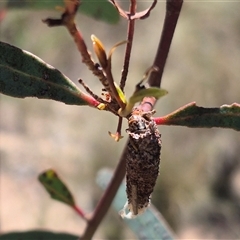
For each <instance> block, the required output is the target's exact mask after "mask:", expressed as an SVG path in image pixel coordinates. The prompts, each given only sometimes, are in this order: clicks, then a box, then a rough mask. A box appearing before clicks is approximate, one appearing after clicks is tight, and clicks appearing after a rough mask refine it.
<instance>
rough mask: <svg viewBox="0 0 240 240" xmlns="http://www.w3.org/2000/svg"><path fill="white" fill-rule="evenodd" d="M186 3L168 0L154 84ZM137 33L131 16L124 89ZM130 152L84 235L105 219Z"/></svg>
mask: <svg viewBox="0 0 240 240" xmlns="http://www.w3.org/2000/svg"><path fill="white" fill-rule="evenodd" d="M182 3H183V0H175V1H171V0H167V7H166V15H165V21H164V26H163V31H162V35H161V38H160V42H159V46H158V50H157V54H156V57H155V60H154V64H153V66H156V67H158V68H159V71H158V72H152V73H151V75H150V77H149V84H150V86H158V87H160V85H161V79H162V74H163V70H164V67H165V63H166V60H167V56H168V52H169V49H170V46H171V42H172V37H173V34H174V31H175V27H176V24H177V20H178V17H179V14H180V11H181V7H182ZM131 4H132V5H131V11H135V9H134V8H135V7H136V1H135V0H132V1H131ZM133 33H134V20H130V21H129V28H128V43H127V47H126V53H125V61H124V68H123V72H122V79H121V83H120V87H121V88H122V89H123V88H124V85H125V81H126V77H127V73H128V67H129V59H130V54H131V48H132V40H133ZM155 102H156V99H155V98H149V97H147V98H144V99H143V101H142V103H141V104H140V106H139V108H141V109H143V110H144V111H149V110H151V109H152V107H153V106H154V104H155ZM126 154H127V147H125V149H124V151H123V153H122V156H121V159H120V161H119V163H118V166H117V168H116V170H115V172H114V175H113V178H112V180H111V182H110V184H109V185H108V187H107V189H106V191H105V192H104V194H103V196H102V198H101V199H100V201H99V202H98V205H97V207H96V209H95V211H94V214H93V216H92V218H91V219H90V220H89V222H88V225H87V227H86V229H85V232H84V234H83V235H82V237H81V239H84V240H88V239H89V240H90V239H91V238H92V237H93V235H94V233H95V231H96V230H97V228H98V226H99V224H100V223H101V221H102V219H103V218H104V216H105V214H106V213H107V211H108V209H109V207H110V206H111V203H112V201H113V199H114V197H115V195H116V193H117V190H118V188H119V186H120V184H121V182H122V180H123V178H124V176H125V165H126Z"/></svg>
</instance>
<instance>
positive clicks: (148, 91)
mask: <svg viewBox="0 0 240 240" xmlns="http://www.w3.org/2000/svg"><path fill="white" fill-rule="evenodd" d="M167 93H168V92H167V91H166V90H164V89H161V88H157V87H151V88H145V89H141V90H139V91H137V92H135V93H134V94H133V95H132V96H131V97H130V99H129V103H131V104H135V103H137V102H140V101H142V100H143V98H144V97H155V98H160V97H163V96H165V95H166V94H167Z"/></svg>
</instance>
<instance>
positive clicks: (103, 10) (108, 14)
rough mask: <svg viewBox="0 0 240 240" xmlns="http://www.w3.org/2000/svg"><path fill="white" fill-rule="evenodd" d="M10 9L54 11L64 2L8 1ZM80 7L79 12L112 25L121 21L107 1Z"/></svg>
mask: <svg viewBox="0 0 240 240" xmlns="http://www.w3.org/2000/svg"><path fill="white" fill-rule="evenodd" d="M6 2H7V7H8V8H24V9H27V8H30V9H36V10H38V9H47V10H53V9H55V8H56V7H57V6H63V5H64V4H63V0H51V1H40V0H31V1H29V0H7V1H6ZM81 3H82V4H81V5H80V7H79V11H80V12H82V13H83V14H86V15H88V16H90V17H92V18H95V19H98V20H101V21H105V22H108V23H111V24H114V23H117V22H118V21H119V14H118V12H117V10H116V9H115V7H114V6H113V5H112V4H111V3H110V2H108V1H107V0H95V1H89V0H82V1H81Z"/></svg>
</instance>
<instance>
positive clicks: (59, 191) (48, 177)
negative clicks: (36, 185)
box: [38, 169, 75, 207]
mask: <svg viewBox="0 0 240 240" xmlns="http://www.w3.org/2000/svg"><path fill="white" fill-rule="evenodd" d="M38 179H39V181H40V182H41V183H42V185H43V186H44V187H45V189H46V190H47V192H48V193H49V194H50V196H51V198H53V199H55V200H58V201H60V202H63V203H66V204H68V205H70V206H71V207H74V205H75V201H74V198H73V196H72V194H71V192H70V191H69V190H68V188H67V186H66V185H65V184H64V183H63V181H62V180H61V179H60V178H59V177H58V175H57V174H56V172H54V171H53V170H51V169H50V170H48V171H46V172H44V173H42V174H40V175H39V177H38Z"/></svg>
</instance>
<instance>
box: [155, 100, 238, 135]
mask: <svg viewBox="0 0 240 240" xmlns="http://www.w3.org/2000/svg"><path fill="white" fill-rule="evenodd" d="M155 121H156V123H157V124H159V125H178V126H186V127H193V128H212V127H220V128H231V129H234V130H237V131H240V104H238V103H233V104H231V105H222V106H221V107H219V108H204V107H198V106H196V103H195V102H192V103H189V104H187V105H185V106H183V107H181V108H179V109H178V110H176V111H175V112H173V113H170V114H168V115H166V116H164V117H159V118H155Z"/></svg>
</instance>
